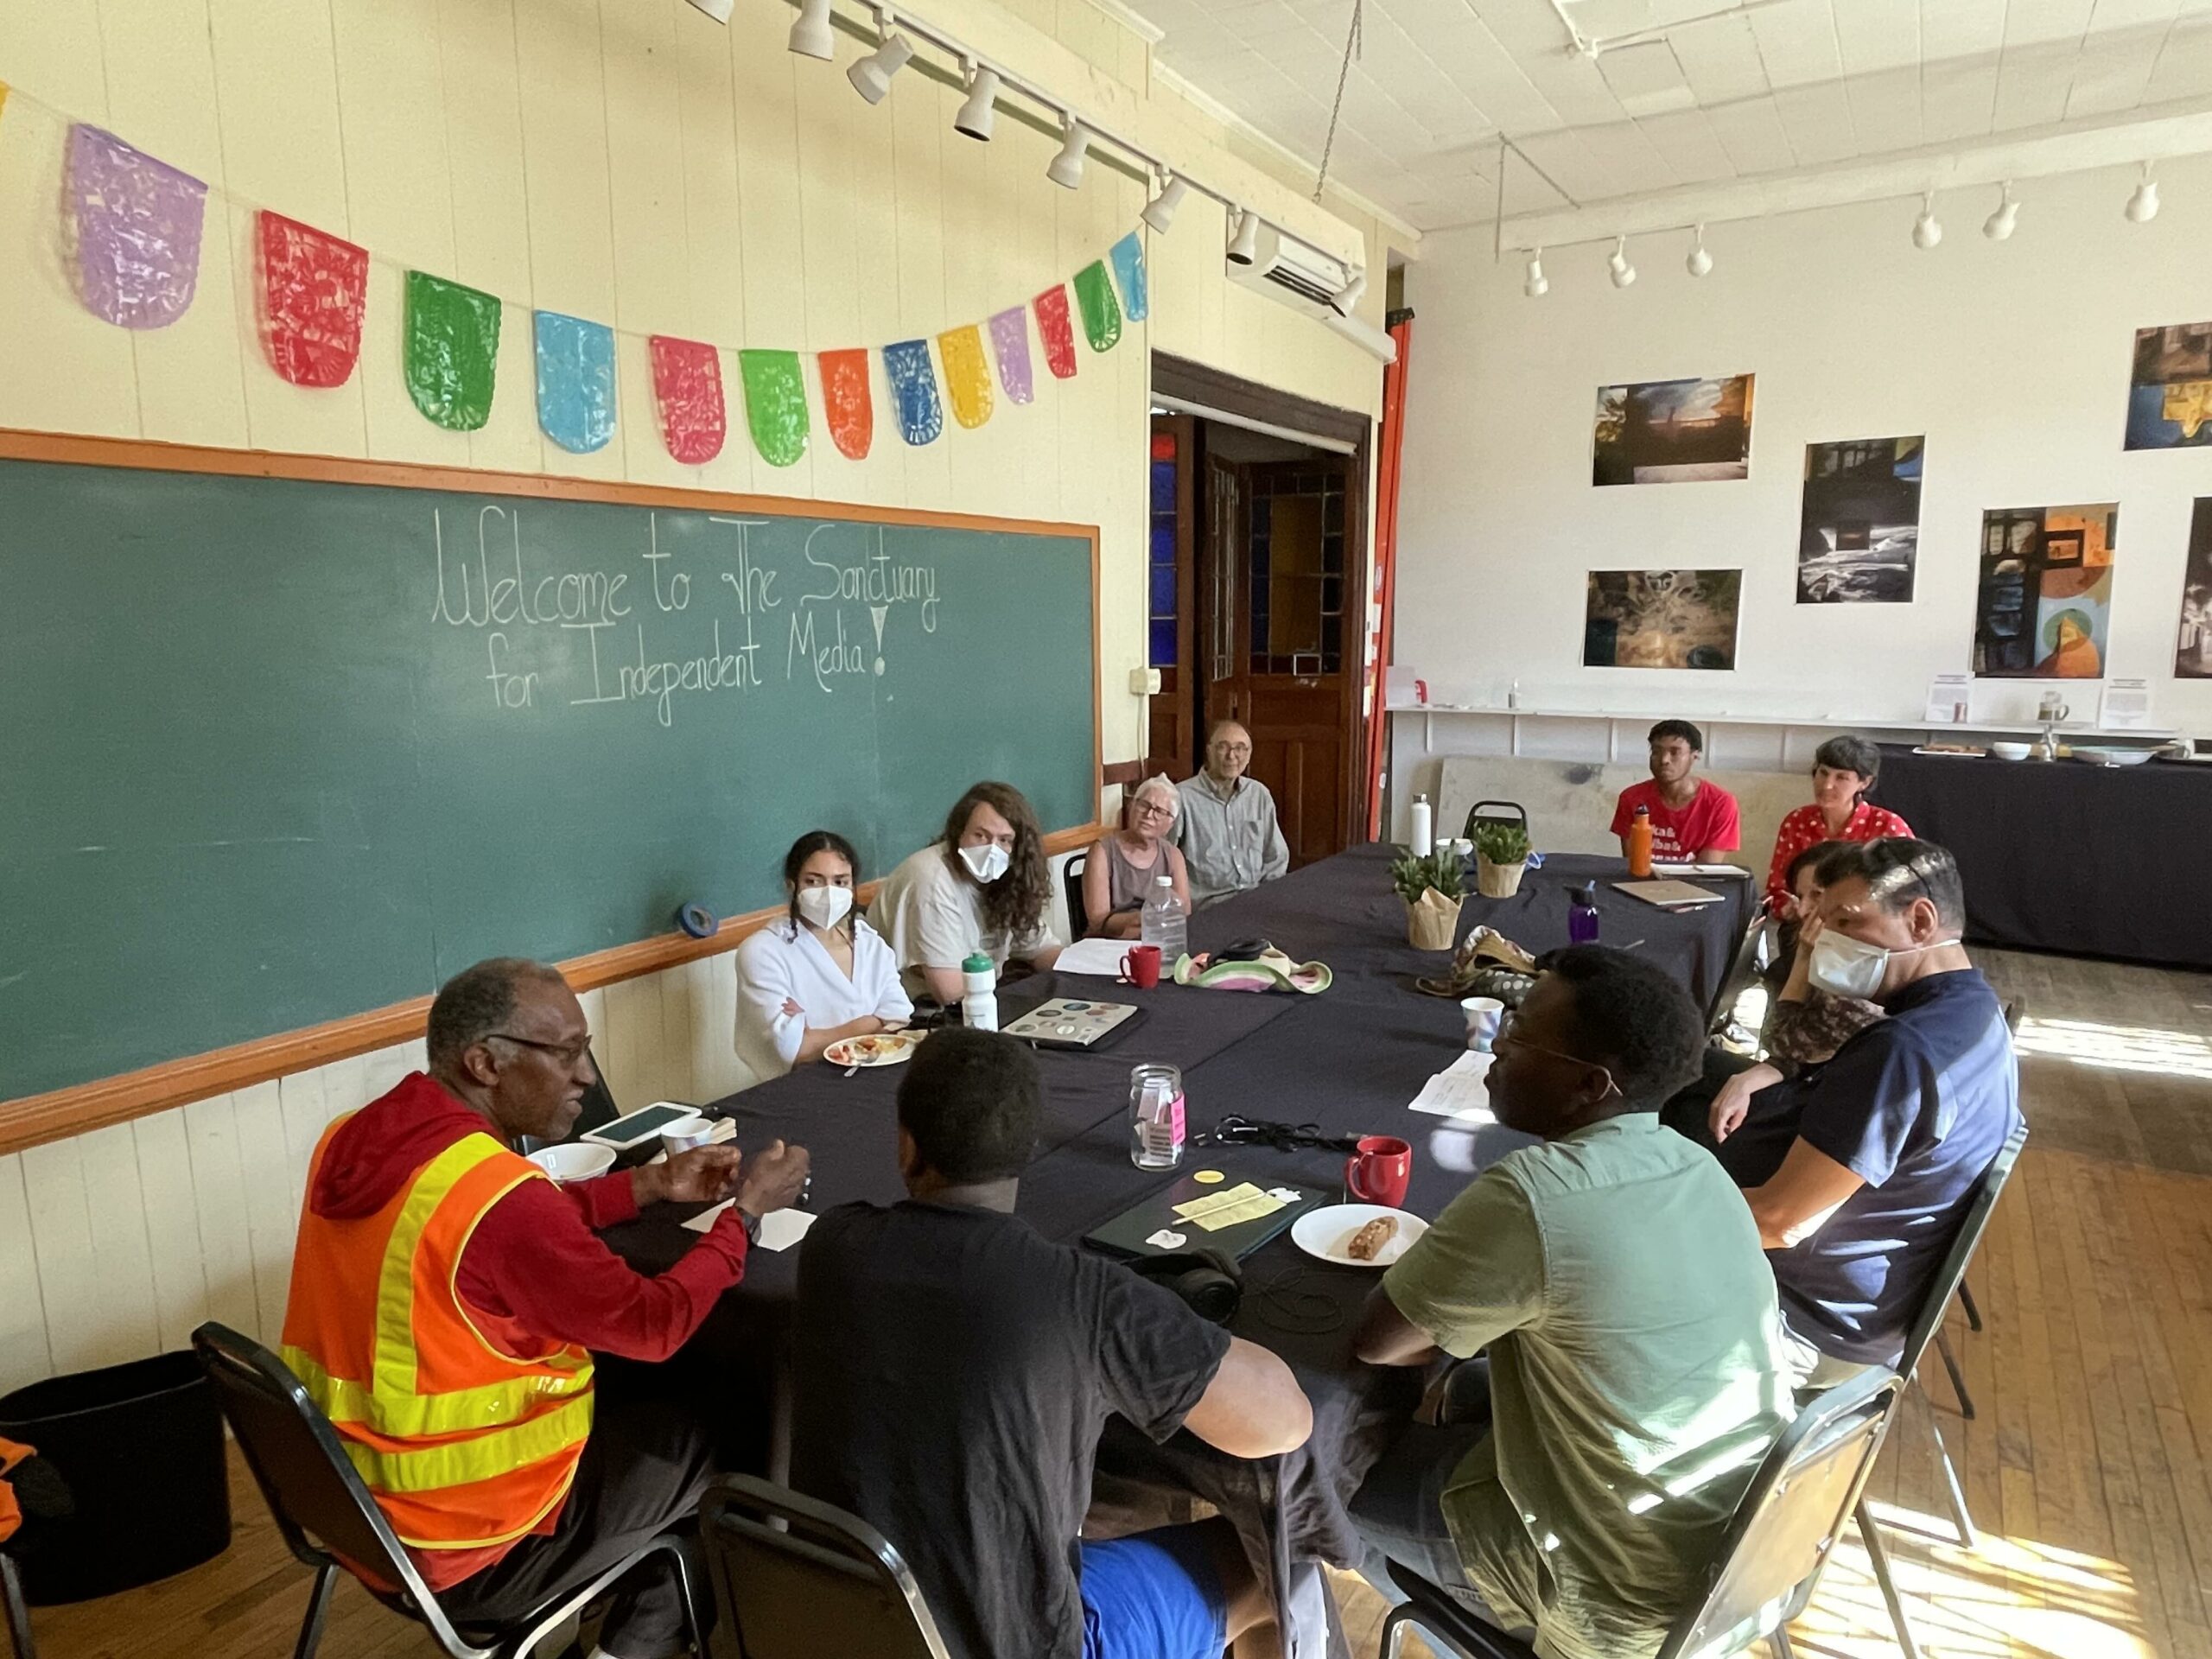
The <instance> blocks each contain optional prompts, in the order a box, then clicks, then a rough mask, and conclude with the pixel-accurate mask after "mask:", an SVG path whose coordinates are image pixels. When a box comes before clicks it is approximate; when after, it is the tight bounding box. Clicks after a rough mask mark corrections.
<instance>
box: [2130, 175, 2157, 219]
mask: <svg viewBox="0 0 2212 1659" xmlns="http://www.w3.org/2000/svg"><path fill="white" fill-rule="evenodd" d="M2126 214H2127V222H2128V223H2129V224H2131V225H2148V224H2149V223H2150V222H2151V221H2152V219H2156V218H2157V217H2158V184H2157V183H2156V182H2155V181H2153V180H2152V177H2151V163H2150V162H2144V163H2143V176H2142V178H2141V179H2140V180H2139V181H2138V182H2137V184H2136V186H2135V194H2133V195H2131V196H2130V197H2128V199H2127V207H2126Z"/></svg>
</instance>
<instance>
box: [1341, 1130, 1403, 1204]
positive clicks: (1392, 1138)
mask: <svg viewBox="0 0 2212 1659" xmlns="http://www.w3.org/2000/svg"><path fill="white" fill-rule="evenodd" d="M1413 1178H1414V1149H1413V1148H1412V1147H1409V1146H1408V1145H1407V1144H1406V1143H1405V1142H1404V1141H1401V1140H1399V1139H1398V1137H1397V1136H1396V1135H1363V1136H1362V1137H1361V1138H1360V1141H1359V1148H1358V1150H1357V1151H1356V1152H1354V1153H1353V1154H1352V1155H1351V1157H1349V1158H1347V1159H1345V1160H1344V1186H1345V1188H1346V1189H1347V1190H1348V1191H1349V1192H1351V1195H1352V1197H1354V1198H1357V1199H1358V1200H1359V1201H1360V1202H1361V1203H1363V1204H1382V1205H1389V1207H1390V1208H1391V1209H1393V1210H1395V1209H1398V1208H1400V1207H1401V1206H1402V1205H1404V1203H1405V1201H1406V1186H1407V1184H1408V1182H1410V1181H1411V1180H1412V1179H1413Z"/></svg>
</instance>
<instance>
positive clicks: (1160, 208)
mask: <svg viewBox="0 0 2212 1659" xmlns="http://www.w3.org/2000/svg"><path fill="white" fill-rule="evenodd" d="M1190 192H1191V187H1190V186H1189V185H1187V184H1185V182H1184V181H1182V180H1181V179H1180V178H1178V177H1177V176H1176V175H1174V174H1173V173H1162V174H1161V175H1160V194H1158V195H1156V196H1154V198H1153V199H1152V200H1150V201H1148V202H1147V203H1146V204H1145V209H1144V213H1143V214H1142V215H1141V217H1142V218H1143V219H1144V222H1145V223H1146V224H1147V225H1149V226H1152V228H1153V229H1154V230H1155V231H1157V232H1160V235H1162V236H1165V235H1166V234H1167V227H1168V226H1170V225H1173V223H1174V222H1175V210H1176V209H1177V208H1178V207H1181V206H1182V205H1183V198H1184V197H1185V196H1186V195H1188V194H1190Z"/></svg>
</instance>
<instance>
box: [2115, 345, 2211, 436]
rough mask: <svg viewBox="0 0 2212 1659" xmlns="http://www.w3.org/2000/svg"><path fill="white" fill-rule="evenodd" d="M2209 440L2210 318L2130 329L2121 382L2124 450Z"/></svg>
mask: <svg viewBox="0 0 2212 1659" xmlns="http://www.w3.org/2000/svg"><path fill="white" fill-rule="evenodd" d="M2205 444H2212V322H2178V323H2174V324H2172V325H2171V326H2170V327H2164V328H2138V329H2137V330H2136V331H2135V362H2134V367H2133V372H2132V373H2131V374H2130V375H2129V377H2128V385H2127V436H2126V442H2125V446H2124V447H2126V448H2129V449H2183V448H2199V447H2202V446H2203V445H2205Z"/></svg>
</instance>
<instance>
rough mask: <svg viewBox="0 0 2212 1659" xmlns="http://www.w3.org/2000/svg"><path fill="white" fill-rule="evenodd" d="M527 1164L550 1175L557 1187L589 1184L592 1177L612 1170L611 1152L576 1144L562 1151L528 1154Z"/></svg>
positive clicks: (546, 1149) (548, 1149) (553, 1149)
mask: <svg viewBox="0 0 2212 1659" xmlns="http://www.w3.org/2000/svg"><path fill="white" fill-rule="evenodd" d="M530 1161H531V1163H533V1164H536V1165H537V1166H538V1167H539V1168H540V1169H542V1170H543V1171H544V1172H545V1173H547V1174H548V1175H550V1176H551V1177H552V1178H553V1181H554V1184H555V1185H557V1186H566V1185H569V1182H571V1181H588V1180H589V1179H592V1177H594V1175H604V1174H606V1173H607V1171H608V1170H610V1169H612V1168H613V1167H614V1148H613V1147H594V1146H592V1145H590V1144H589V1143H588V1142H586V1141H572V1142H570V1143H569V1145H567V1146H565V1147H539V1148H538V1149H537V1151H536V1152H533V1153H531V1154H530Z"/></svg>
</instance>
